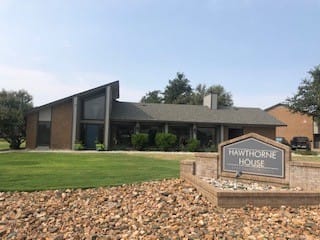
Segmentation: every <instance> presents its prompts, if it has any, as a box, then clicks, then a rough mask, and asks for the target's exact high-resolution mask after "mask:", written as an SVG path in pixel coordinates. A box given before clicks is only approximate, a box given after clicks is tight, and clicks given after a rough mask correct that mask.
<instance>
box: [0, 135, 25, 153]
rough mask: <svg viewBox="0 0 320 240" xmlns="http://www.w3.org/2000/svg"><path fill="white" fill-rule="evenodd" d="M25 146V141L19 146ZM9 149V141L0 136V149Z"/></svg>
mask: <svg viewBox="0 0 320 240" xmlns="http://www.w3.org/2000/svg"><path fill="white" fill-rule="evenodd" d="M25 147H26V143H25V142H24V143H22V144H21V146H20V148H25ZM7 150H10V148H9V143H8V142H7V141H5V140H4V139H3V138H0V151H7Z"/></svg>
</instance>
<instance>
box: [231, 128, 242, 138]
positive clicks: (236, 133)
mask: <svg viewBox="0 0 320 240" xmlns="http://www.w3.org/2000/svg"><path fill="white" fill-rule="evenodd" d="M242 135H243V129H241V128H229V134H228V137H229V139H232V138H236V137H240V136H242Z"/></svg>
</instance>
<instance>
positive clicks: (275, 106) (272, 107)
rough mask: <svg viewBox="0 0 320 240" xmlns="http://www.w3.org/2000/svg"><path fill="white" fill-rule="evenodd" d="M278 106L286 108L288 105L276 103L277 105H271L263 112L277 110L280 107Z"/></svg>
mask: <svg viewBox="0 0 320 240" xmlns="http://www.w3.org/2000/svg"><path fill="white" fill-rule="evenodd" d="M280 106H282V107H288V104H286V103H278V104H275V105H272V106H271V107H268V108H266V109H264V110H265V111H270V110H272V109H274V108H277V107H280Z"/></svg>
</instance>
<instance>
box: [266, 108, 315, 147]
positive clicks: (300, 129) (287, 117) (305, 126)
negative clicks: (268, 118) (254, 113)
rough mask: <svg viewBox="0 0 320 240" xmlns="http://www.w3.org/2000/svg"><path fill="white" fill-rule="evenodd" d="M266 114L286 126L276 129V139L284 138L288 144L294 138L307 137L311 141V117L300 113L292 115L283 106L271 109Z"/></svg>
mask: <svg viewBox="0 0 320 240" xmlns="http://www.w3.org/2000/svg"><path fill="white" fill-rule="evenodd" d="M267 112H268V113H269V114H270V115H272V116H274V117H275V118H277V119H279V120H280V121H282V122H284V123H285V124H287V126H286V127H277V128H276V135H277V137H284V138H286V140H287V141H288V142H290V140H291V139H292V138H293V137H294V136H307V137H308V138H309V139H310V140H313V120H312V117H310V116H308V115H302V114H300V113H292V112H290V111H289V109H288V108H287V107H286V106H284V105H278V106H276V107H273V108H271V109H269V110H267Z"/></svg>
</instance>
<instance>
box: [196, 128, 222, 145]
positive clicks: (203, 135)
mask: <svg viewBox="0 0 320 240" xmlns="http://www.w3.org/2000/svg"><path fill="white" fill-rule="evenodd" d="M197 139H198V140H199V141H200V146H201V147H203V148H209V147H212V146H215V145H217V142H216V129H215V128H205V127H199V128H197Z"/></svg>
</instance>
